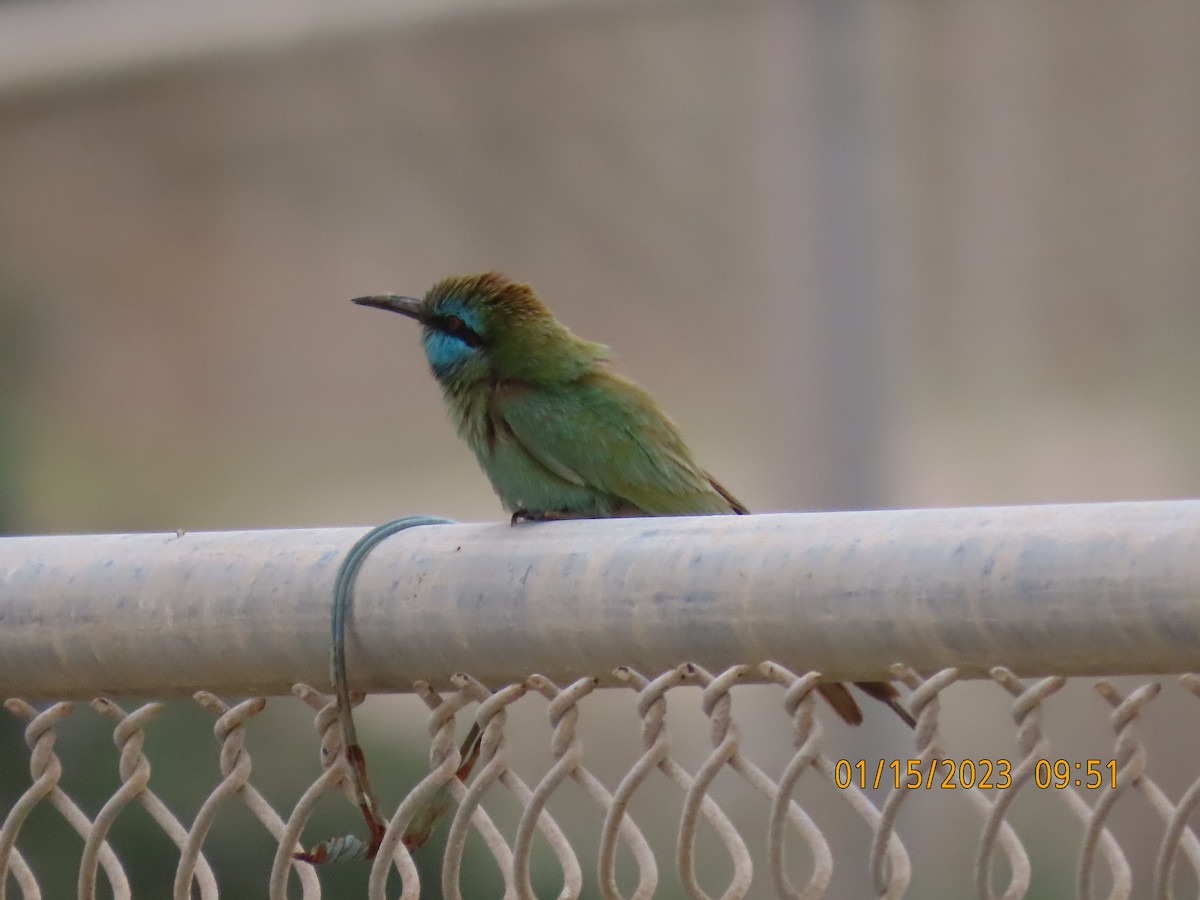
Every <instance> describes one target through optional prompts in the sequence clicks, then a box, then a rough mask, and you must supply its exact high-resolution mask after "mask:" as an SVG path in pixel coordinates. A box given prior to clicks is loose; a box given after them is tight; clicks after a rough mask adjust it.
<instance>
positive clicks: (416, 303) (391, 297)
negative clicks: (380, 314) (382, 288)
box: [354, 294, 423, 319]
mask: <svg viewBox="0 0 1200 900" xmlns="http://www.w3.org/2000/svg"><path fill="white" fill-rule="evenodd" d="M354 302H355V303H357V304H358V305H359V306H374V307H375V308H377V309H387V310H390V311H392V312H397V313H400V315H402V316H408V317H409V318H410V319H420V318H421V309H422V307H423V304H422V303H421V301H420V300H418V299H417V298H416V297H401V296H400V295H399V294H376V295H375V296H374V297H355V298H354Z"/></svg>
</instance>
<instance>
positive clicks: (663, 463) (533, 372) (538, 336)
mask: <svg viewBox="0 0 1200 900" xmlns="http://www.w3.org/2000/svg"><path fill="white" fill-rule="evenodd" d="M353 302H354V303H356V304H358V305H360V306H368V307H375V308H377V309H383V310H388V311H391V312H395V313H399V314H401V315H403V316H407V317H408V318H410V319H415V320H416V321H417V322H418V323H419V324H420V326H421V344H422V346H423V348H424V351H425V357H426V359H427V361H428V363H429V368H430V370H431V371H432V373H433V377H434V378H435V379H436V380H437V382H438V384H439V385H440V386H441V389H442V394H443V396H444V398H445V401H446V405H447V408H448V410H449V413H450V418H451V419H452V421H453V423H454V426H455V428H456V430H457V432H458V434H459V436H460V437H461V438H462V439H463V440H464V441H466V443H467V445H468V446H469V447H470V448H471V450H472V452H474V454H475V457H476V459H477V460H478V461H479V465H480V467H481V468H482V469H483V471H484V473H485V474H486V475H487V477H488V480H489V481H490V482H491V484H492V488H493V489H494V490H495V492H496V494H497V496H498V497H499V498H500V502H501V504H502V505H503V506H504V508H505V509H506V510H507V511H509V512H511V513H512V522H513V524H514V525H516V524H518V523H521V522H530V521H545V520H551V519H569V518H609V517H625V516H690V515H731V514H737V515H745V514H747V513H749V510H748V509H747V508H746V506H745V505H744V504H742V503H741V502H740V501H739V500H737V499H736V498H735V497H734V496H733V494H732V493H730V492H729V491H728V490H727V489H726V488H725V487H724V486H722V485H721V483H720V482H719V481H717V480H716V478H714V477H713V476H712V475H710V474H709V473H708V472H707V471H705V470H704V469H703V468H701V466H700V465H699V464H698V463H697V462H696V460H695V458H694V457H693V455H692V453H691V451H690V450H689V449H688V447H687V444H685V443H684V440H683V437H682V436H681V434H680V432H679V429H678V427H677V426H676V425H675V423H674V422H673V421H672V420H671V418H670V417H669V416H668V415H667V414H666V413H665V412H663V411H662V410H661V409H660V408H659V406H658V404H657V403H655V402H654V399H653V398H652V397H651V396H650V394H649V393H648V392H647V391H646V390H644V389H643V388H641V387H640V386H638V385H637V384H635V383H634V382H632V381H630V380H629V379H627V378H624V377H622V376H621V375H619V374H617V373H616V372H614V371H612V369H611V366H610V361H611V353H610V351H609V348H608V347H607V346H605V345H604V344H598V343H594V342H592V341H588V340H585V339H583V338H581V337H577V336H576V335H575V334H574V333H573V332H571V331H570V330H569V329H568V328H567V327H566V326H565V325H563V324H562V323H561V322H559V321H558V319H557V318H555V316H554V314H553V313H551V312H550V310H549V309H548V308H547V307H546V305H545V304H544V303H543V302H542V300H541V299H540V298H539V297H538V295H537V294H536V293H535V292H534V290H533V289H532V288H531V287H530V286H529V285H527V284H523V283H521V282H517V281H513V280H511V279H510V278H508V277H506V276H505V275H502V274H501V273H499V272H484V273H482V274H477V275H467V276H453V277H449V278H444V279H442V280H441V281H439V282H437V283H436V284H434V285H433V287H431V288H430V289H429V290H428V291H427V292H426V293H425V295H424V297H422V298H417V297H409V296H403V295H399V294H375V295H372V296H366V297H357V298H355V299H354V301H353ZM856 684H857V686H858V687H859V688H860V689H861V690H862V691H863V692H864V693H866V694H867V695H868V696H870V697H873V698H875V699H877V700H879V701H881V702H883V703H885V704H887V705H888V706H890V707H891V708H892V709H893V710H894V711H895V712H896V713H897V715H899V716H900V717H901V718H902V719H903V720H904V721H905V722H906V723H907V724H908V725H909V726H910V727H915V724H916V723H915V721H914V720H913V718H912V716H911V715H910V714H909V712H908V710H907V709H905V708H904V706H903V704H901V703H900V699H899V693H898V692H897V690H896V688H895V687H894V686H893V685H892V684H890V683H888V682H856ZM818 690H819V691H820V692H821V694H822V696H823V697H824V698H825V699H826V700H827V701H828V702H829V704H830V705H831V706H832V707H833V709H834V710H835V711H836V712H837V713H838V715H839V716H841V718H842V719H844V720H845V721H846V722H847V723H849V724H851V725H858V724H860V723H861V722H862V710H861V709H860V708H859V706H858V703H857V702H856V700H855V698H854V696H853V694H851V693H850V691H849V690H848V689H847V687H846V686H845V685H843V684H841V683H837V682H821V683H820V684H819V685H818Z"/></svg>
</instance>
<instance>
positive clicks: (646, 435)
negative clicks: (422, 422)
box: [492, 371, 746, 516]
mask: <svg viewBox="0 0 1200 900" xmlns="http://www.w3.org/2000/svg"><path fill="white" fill-rule="evenodd" d="M492 413H493V414H494V415H496V416H498V417H499V418H500V419H502V420H503V422H504V425H505V426H506V430H507V431H509V432H510V433H511V435H512V436H513V438H514V439H515V440H517V441H518V442H519V443H520V444H521V446H522V447H523V448H524V449H525V451H526V452H527V453H528V454H529V455H530V456H532V457H533V458H535V459H536V460H538V462H540V463H541V464H542V465H543V466H545V467H546V468H547V469H548V470H550V471H551V472H553V473H555V474H556V475H558V476H559V477H561V478H564V479H566V480H567V481H572V482H575V483H576V484H584V485H587V486H588V487H590V488H593V489H594V490H597V491H601V492H603V493H605V494H609V495H611V496H613V497H617V498H619V499H620V500H622V501H624V502H625V503H627V504H629V505H630V506H633V507H636V508H637V509H639V510H641V511H642V512H644V513H646V514H648V515H652V516H685V515H703V514H711V513H729V512H745V511H746V510H745V508H744V507H742V505H741V504H740V503H738V502H737V501H736V500H735V499H734V498H733V497H732V496H730V495H729V494H728V492H727V491H725V489H724V488H722V487H721V486H720V485H719V484H717V483H716V482H715V481H714V480H713V479H712V477H711V476H710V475H709V474H708V473H707V472H705V471H704V470H703V469H702V468H700V466H698V465H697V464H696V461H695V460H694V459H693V458H692V454H691V452H690V451H689V450H688V448H687V445H686V444H684V442H683V438H682V437H680V435H679V431H678V430H677V429H676V427H675V424H674V423H673V422H672V421H671V420H670V419H669V418H667V416H666V415H664V414H663V413H662V412H661V411H659V409H658V407H657V406H656V405H655V403H654V401H653V399H651V397H650V395H649V394H647V393H646V392H645V391H644V390H642V389H641V388H640V387H638V386H637V385H636V384H633V383H632V382H630V381H626V380H625V379H624V378H621V377H619V376H617V375H613V374H611V373H609V372H604V371H599V372H595V373H593V374H590V375H588V376H586V377H584V378H582V379H580V380H579V381H576V382H573V383H571V384H569V385H564V386H562V387H553V388H547V387H545V386H542V387H539V388H538V389H537V390H536V391H529V390H512V391H501V392H500V393H499V394H498V395H497V396H496V397H495V398H494V403H493V407H492Z"/></svg>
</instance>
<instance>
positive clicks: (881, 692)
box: [817, 681, 917, 728]
mask: <svg viewBox="0 0 1200 900" xmlns="http://www.w3.org/2000/svg"><path fill="white" fill-rule="evenodd" d="M854 684H855V686H857V687H858V689H859V690H860V691H862V692H863V693H864V694H866V695H867V696H868V697H873V698H875V699H876V700H878V701H879V702H880V703H886V704H887V705H888V706H890V707H891V708H892V710H893V711H894V712H895V713H896V715H898V716H899V717H900V718H901V719H903V720H904V722H905V724H907V725H908V727H909V728H916V727H917V720H916V719H914V718H913V717H912V714H911V713H909V711H908V710H907V709H905V708H904V704H902V703H901V702H900V692H899V691H897V690H896V687H895V685H893V684H892V683H891V682H887V681H856V682H854ZM817 690H818V691H820V692H821V696H822V697H824V698H825V699H826V700H827V701H829V705H830V706H832V707H833V709H834V711H835V712H836V713H837V714H838V715H839V716H841V717H842V718H843V719H844V720H845V721H846V723H847V724H849V725H861V724H862V720H863V715H862V710H861V709H859V706H858V703H857V701H855V699H854V695H853V694H851V693H850V689H849V688H848V687H846V685H844V684H838V683H836V682H831V683H827V684H819V685H817Z"/></svg>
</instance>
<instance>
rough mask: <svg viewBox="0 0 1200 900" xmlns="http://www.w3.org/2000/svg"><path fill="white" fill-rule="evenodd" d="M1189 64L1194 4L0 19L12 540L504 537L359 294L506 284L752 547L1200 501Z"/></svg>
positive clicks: (394, 7) (106, 3)
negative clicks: (1082, 508) (926, 510)
mask: <svg viewBox="0 0 1200 900" xmlns="http://www.w3.org/2000/svg"><path fill="white" fill-rule="evenodd" d="M1197 34H1200V5H1197V4H1195V3H1190V2H1185V0H1179V2H1161V3H1154V4H1132V5H1131V4H1126V3H1118V2H1107V0H1105V2H1095V0H1089V2H1082V0H1062V2H1058V3H1054V4H1043V3H1035V2H1003V3H993V2H983V0H978V2H970V0H969V2H962V0H954V2H832V0H829V2H772V0H752V2H744V3H739V4H730V3H721V2H716V0H689V2H683V0H653V2H642V3H629V2H618V0H606V2H599V0H596V2H584V0H559V2H551V0H541V2H534V0H512V2H487V3H484V2H472V0H461V2H444V3H428V2H426V3H418V2H411V3H395V2H382V0H348V2H344V3H341V4H336V5H335V4H319V3H306V2H302V0H293V2H288V0H274V2H272V0H254V2H233V0H210V2H207V3H194V2H186V3H166V2H161V0H44V2H34V0H25V2H12V0H9V2H0V529H2V530H4V531H7V532H9V533H43V532H44V533H56V532H89V531H103V532H107V531H145V530H165V531H173V530H175V529H177V528H183V529H187V530H203V529H222V530H224V529H238V528H257V527H273V528H274V527H304V526H320V525H339V524H344V525H367V524H372V523H376V522H379V521H382V520H385V519H388V518H392V517H395V516H399V515H404V514H408V513H417V512H426V513H436V514H441V515H447V516H452V517H455V518H460V519H470V520H483V519H496V518H500V517H501V516H502V515H503V513H502V511H501V510H500V507H499V503H498V501H496V499H495V498H494V496H493V495H492V492H491V490H490V488H489V486H488V484H487V482H486V480H485V479H484V477H483V476H482V474H480V473H479V471H478V469H477V467H476V464H475V461H474V459H473V458H472V457H471V455H470V453H469V452H468V451H467V450H466V448H465V447H464V446H462V445H460V443H459V441H458V439H457V437H456V436H455V434H454V433H453V429H452V428H451V426H450V424H449V422H448V421H447V419H446V417H445V414H444V412H443V410H442V406H441V398H440V395H439V392H438V389H437V387H436V385H435V384H434V382H433V380H432V378H431V377H430V376H429V374H428V372H427V370H426V367H425V363H424V359H423V356H422V354H421V352H420V348H419V345H418V341H417V333H416V330H415V328H413V327H412V325H411V323H408V322H405V321H402V320H400V319H398V318H396V317H390V318H389V317H386V316H383V315H382V314H381V313H378V312H375V311H372V310H363V309H358V308H355V307H353V306H351V304H350V303H349V299H350V298H351V297H354V296H359V295H362V294H366V293H372V292H379V291H385V290H393V291H398V292H404V293H418V294H419V293H421V292H423V291H424V290H425V289H426V288H427V287H428V286H429V285H430V284H431V283H432V282H434V281H435V280H437V279H439V278H441V277H443V276H446V275H449V274H466V273H471V272H476V271H481V270H485V269H492V268H494V269H499V270H501V271H504V272H506V273H508V274H509V275H511V276H513V277H516V278H518V279H521V280H525V281H528V282H530V283H531V284H532V285H533V286H534V287H535V288H536V289H537V290H538V291H539V292H540V293H541V295H542V296H543V298H544V299H545V300H546V301H547V303H548V305H549V306H550V307H551V308H552V309H553V310H554V311H555V313H557V314H558V316H559V317H560V318H561V319H562V320H563V321H565V322H566V323H567V324H568V325H569V326H571V327H572V328H573V329H574V330H575V331H576V332H578V333H579V334H581V335H583V336H585V337H588V338H591V339H594V340H598V341H602V342H604V343H607V344H609V345H611V346H612V347H613V349H614V352H615V355H616V358H617V360H618V365H619V367H620V369H621V370H622V371H623V372H624V373H626V374H628V375H630V376H631V377H633V378H634V379H635V380H637V381H639V382H640V383H642V384H643V385H644V386H646V387H647V388H648V389H650V390H651V391H652V393H654V394H655V396H656V397H657V398H658V399H659V400H660V401H661V403H662V404H663V406H664V407H665V408H666V409H668V410H670V411H671V413H672V414H673V415H674V417H675V418H676V419H677V420H678V422H679V423H680V426H681V428H682V430H683V432H684V434H685V436H686V437H687V438H688V440H689V443H690V444H691V446H692V448H693V450H694V451H695V452H696V455H697V456H698V458H699V459H700V460H701V461H702V462H703V464H704V465H705V466H706V467H708V468H710V469H711V470H712V471H713V472H714V473H715V474H716V475H717V477H719V478H720V479H721V481H722V482H724V483H725V484H726V485H727V486H728V487H729V488H730V489H731V490H732V491H734V492H735V493H736V494H737V495H738V496H739V497H740V498H741V499H742V500H743V501H744V502H745V503H746V504H747V505H749V506H750V508H751V509H754V510H756V511H779V510H801V509H818V508H874V507H895V506H939V505H981V504H1008V503H1043V502H1063V501H1101V500H1117V499H1153V498H1169V497H1185V496H1196V495H1197V494H1200V467H1197V466H1196V465H1195V464H1194V462H1193V461H1194V460H1195V459H1196V458H1197V456H1198V454H1200V407H1198V404H1197V395H1198V391H1197V386H1198V385H1200V354H1197V353H1196V350H1195V348H1196V346H1197V344H1200V41H1197V40H1196V35H1197ZM993 690H994V689H993ZM1089 693H1090V692H1089ZM997 702H998V703H999V705H998V707H997V708H998V709H999V710H1001V713H1000V714H1001V715H1003V712H1002V711H1003V709H1004V704H1003V702H999V701H997ZM1088 702H1089V703H1092V704H1093V705H1095V704H1096V703H1098V702H1099V701H1098V700H1096V699H1095V698H1094V695H1093V696H1091V698H1090V699H1089V701H1088ZM1164 721H1165V720H1164ZM303 727H308V726H307V725H305V726H303ZM1175 727H1176V728H1178V727H1179V726H1178V724H1177V723H1176V725H1175ZM165 730H167V729H164V732H165ZM1006 733H1007V732H1006ZM11 734H12V736H14V740H19V738H16V737H15V735H16V729H15V726H14V727H13V728H12V729H11ZM105 740H107V739H105ZM306 740H307V739H306ZM414 740H415V739H414ZM6 746H14V747H16V746H17V745H16V744H10V745H6ZM416 746H417V744H414V747H416ZM1192 746H1194V742H1193V743H1192ZM6 752H7V751H6ZM14 752H17V751H14ZM107 752H111V751H107ZM422 752H423V750H420V749H415V750H414V753H415V754H416V755H415V758H416V760H417V761H416V763H415V765H418V766H419V765H420V759H419V757H420V754H421V753H422ZM20 753H21V754H22V756H21V757H20V759H21V763H20V765H18V766H14V767H11V768H12V769H14V770H15V774H14V776H13V777H16V778H17V780H18V782H19V781H20V769H22V768H23V766H24V765H25V763H24V758H23V751H20ZM992 755H993V756H995V753H992ZM306 764H309V765H310V766H315V759H308V758H306ZM114 777H115V776H114ZM1181 777H1182V776H1181ZM1183 783H1184V784H1186V783H1187V782H1186V780H1185V781H1184V782H1183ZM93 811H94V810H93ZM172 865H173V864H172ZM1069 871H1070V870H1069V869H1068V872H1069ZM168 883H169V882H168ZM1045 890H1048V891H1052V889H1051V888H1045ZM934 895H935V894H929V896H934ZM945 895H946V896H951V895H952V894H945ZM246 896H251V894H246ZM846 896H853V893H848V894H846ZM1044 896H1057V895H1056V894H1054V893H1053V892H1051V893H1047V894H1044Z"/></svg>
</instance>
